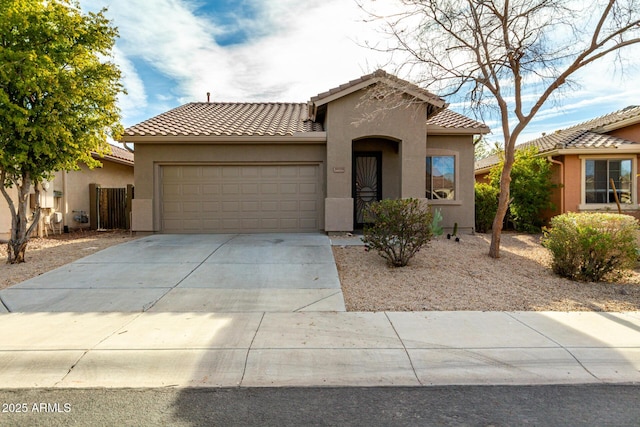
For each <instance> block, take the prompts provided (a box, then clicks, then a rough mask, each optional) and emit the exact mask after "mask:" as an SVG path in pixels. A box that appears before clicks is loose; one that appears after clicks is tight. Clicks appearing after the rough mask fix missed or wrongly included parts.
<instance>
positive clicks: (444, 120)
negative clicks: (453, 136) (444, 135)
mask: <svg viewBox="0 0 640 427" xmlns="http://www.w3.org/2000/svg"><path fill="white" fill-rule="evenodd" d="M427 126H437V127H441V128H445V129H469V130H471V129H473V130H480V131H483V132H489V127H488V126H487V125H485V124H484V123H480V122H478V121H475V120H473V119H470V118H469V117H467V116H463V115H462V114H458V113H456V112H455V111H452V110H449V109H448V108H447V109H444V110H441V111H440V112H438V113H437V114H435V115H434V116H431V117H430V118H429V119H428V120H427Z"/></svg>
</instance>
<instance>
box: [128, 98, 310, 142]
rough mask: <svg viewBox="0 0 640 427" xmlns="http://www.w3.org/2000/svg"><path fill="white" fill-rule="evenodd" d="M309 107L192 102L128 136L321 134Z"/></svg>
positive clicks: (155, 119) (266, 103) (138, 125)
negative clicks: (313, 120) (309, 112)
mask: <svg viewBox="0 0 640 427" xmlns="http://www.w3.org/2000/svg"><path fill="white" fill-rule="evenodd" d="M322 131H323V128H322V125H321V124H320V123H314V122H311V121H310V120H309V116H308V107H307V104H306V103H304V104H303V103H284V102H265V103H226V102H211V103H209V102H192V103H189V104H185V105H182V106H180V107H177V108H174V109H173V110H170V111H167V112H166V113H163V114H160V115H158V116H156V117H153V118H151V119H149V120H145V121H144V122H142V123H140V124H137V125H135V126H132V127H130V128H127V129H126V130H125V135H124V136H125V139H126V137H127V136H149V135H151V136H286V135H293V134H295V133H299V132H322Z"/></svg>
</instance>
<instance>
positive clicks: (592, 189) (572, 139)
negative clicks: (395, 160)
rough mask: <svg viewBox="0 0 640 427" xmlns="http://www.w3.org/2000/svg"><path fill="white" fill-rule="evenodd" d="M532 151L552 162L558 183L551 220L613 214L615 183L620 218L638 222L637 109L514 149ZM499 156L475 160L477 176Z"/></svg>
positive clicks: (639, 132)
mask: <svg viewBox="0 0 640 427" xmlns="http://www.w3.org/2000/svg"><path fill="white" fill-rule="evenodd" d="M527 147H536V148H537V149H538V155H539V156H544V157H545V158H547V159H548V160H549V161H550V162H551V163H552V168H553V181H554V183H555V184H558V187H557V189H556V190H555V191H554V194H553V197H552V201H553V203H554V205H555V209H554V210H553V211H552V212H548V213H545V216H546V217H551V216H554V215H557V214H560V213H565V212H589V211H613V212H617V209H618V207H617V204H616V200H615V196H614V191H613V188H612V187H611V184H610V181H611V179H613V181H614V184H615V188H616V191H615V192H616V193H617V196H618V201H619V202H620V204H621V209H622V211H623V212H624V213H627V214H629V215H633V216H635V217H637V218H640V206H639V204H638V203H639V201H640V197H639V196H640V193H639V191H640V188H639V186H638V183H639V182H638V159H639V156H640V106H629V107H627V108H624V109H622V110H619V111H615V112H613V113H610V114H606V115H604V116H601V117H597V118H595V119H592V120H588V121H586V122H584V123H580V124H577V125H575V126H571V127H568V128H566V129H561V130H558V131H555V132H553V133H550V134H546V135H543V136H542V137H540V138H536V139H534V140H532V141H528V142H526V143H524V144H520V145H518V146H517V147H516V150H518V149H523V148H527ZM498 163H499V158H498V156H490V157H487V158H485V159H482V160H479V161H478V162H476V165H475V176H476V180H477V181H479V182H482V181H486V180H487V175H488V173H489V170H490V169H491V168H492V167H493V166H494V165H496V164H498Z"/></svg>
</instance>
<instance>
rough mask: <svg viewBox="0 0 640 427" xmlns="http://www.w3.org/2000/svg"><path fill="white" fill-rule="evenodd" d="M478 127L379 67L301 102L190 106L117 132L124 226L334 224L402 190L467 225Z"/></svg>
mask: <svg viewBox="0 0 640 427" xmlns="http://www.w3.org/2000/svg"><path fill="white" fill-rule="evenodd" d="M372 95H374V96H372ZM400 100H401V101H402V102H399V101H400ZM488 131H489V129H488V128H487V127H486V126H485V125H483V124H481V123H478V122H476V121H473V120H471V119H468V118H466V117H464V116H461V115H459V114H457V113H455V112H453V111H450V110H447V109H446V104H445V101H444V100H443V99H441V98H439V97H437V96H435V95H433V94H432V93H430V92H428V91H426V90H423V89H421V88H419V87H418V86H415V85H413V84H410V83H408V82H406V81H404V80H401V79H398V78H397V77H395V76H392V75H389V74H387V73H385V72H384V71H381V70H378V71H376V72H374V73H372V74H369V75H366V76H363V77H361V78H359V79H356V80H353V81H351V82H348V83H346V84H344V85H342V86H339V87H337V88H334V89H331V90H329V91H327V92H324V93H321V94H319V95H317V96H314V97H313V98H311V100H310V101H309V102H307V103H220V102H198V103H189V104H186V105H183V106H180V107H178V108H175V109H173V110H171V111H168V112H166V113H163V114H160V115H159V116H156V117H154V118H151V119H149V120H146V121H144V122H142V123H140V124H138V125H135V126H132V127H130V128H128V129H126V130H125V133H124V136H123V138H122V140H123V141H125V142H127V143H134V144H135V152H136V167H135V186H136V195H135V199H134V200H133V223H132V224H133V230H135V231H139V232H161V233H225V232H233V233H236V232H278V231H282V232H314V231H319V230H323V231H326V232H345V231H352V230H354V229H356V228H358V227H360V226H362V223H363V222H364V221H365V218H364V209H365V207H366V205H367V204H368V203H371V202H372V201H375V200H380V199H382V198H407V197H414V198H420V199H423V200H426V199H430V200H429V202H430V203H431V204H432V205H433V206H436V207H438V208H440V209H441V211H442V214H443V217H444V221H443V222H444V226H449V227H451V226H453V224H454V223H455V222H457V223H458V224H459V227H460V228H466V229H468V230H471V229H472V228H473V224H474V192H473V152H474V147H473V136H474V135H476V134H484V133H487V132H488ZM425 196H426V197H425Z"/></svg>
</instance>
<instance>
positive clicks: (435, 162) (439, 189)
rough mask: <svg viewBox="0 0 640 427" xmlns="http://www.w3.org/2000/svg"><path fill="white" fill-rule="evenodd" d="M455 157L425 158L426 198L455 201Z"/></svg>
mask: <svg viewBox="0 0 640 427" xmlns="http://www.w3.org/2000/svg"><path fill="white" fill-rule="evenodd" d="M455 165H456V158H455V156H429V157H427V169H426V172H427V188H426V190H427V191H426V197H427V199H431V200H455V198H456V197H455V196H456V195H455V189H456V167H455Z"/></svg>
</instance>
